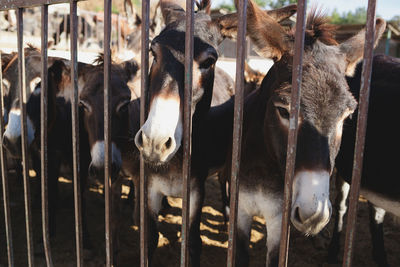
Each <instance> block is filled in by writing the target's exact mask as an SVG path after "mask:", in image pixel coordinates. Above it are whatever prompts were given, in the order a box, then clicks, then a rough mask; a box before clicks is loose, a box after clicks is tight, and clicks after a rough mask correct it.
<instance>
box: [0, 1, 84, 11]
mask: <svg viewBox="0 0 400 267" xmlns="http://www.w3.org/2000/svg"><path fill="white" fill-rule="evenodd" d="M73 1H75V2H76V1H78V0H73ZM79 1H83V0H79ZM69 2H70V0H28V1H27V0H6V1H1V2H0V10H8V9H16V8H27V7H35V6H42V5H53V4H61V3H69Z"/></svg>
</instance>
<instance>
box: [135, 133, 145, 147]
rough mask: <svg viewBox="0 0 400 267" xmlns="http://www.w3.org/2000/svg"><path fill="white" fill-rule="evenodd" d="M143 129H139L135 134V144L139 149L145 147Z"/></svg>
mask: <svg viewBox="0 0 400 267" xmlns="http://www.w3.org/2000/svg"><path fill="white" fill-rule="evenodd" d="M143 134H144V133H143V131H139V132H138V133H137V134H136V136H135V144H136V146H137V148H138V149H141V148H143Z"/></svg>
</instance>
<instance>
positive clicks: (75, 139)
mask: <svg viewBox="0 0 400 267" xmlns="http://www.w3.org/2000/svg"><path fill="white" fill-rule="evenodd" d="M69 13H70V20H71V21H70V33H71V38H70V46H71V65H70V68H71V83H72V91H73V97H72V99H71V117H72V162H73V175H74V177H73V180H74V183H73V186H74V208H75V209H74V211H75V246H76V265H77V266H78V267H79V266H82V265H83V255H82V206H81V198H82V196H81V180H80V160H79V143H80V142H79V107H78V103H79V89H78V31H77V23H76V22H77V20H78V17H77V2H76V1H74V0H71V1H70V12H69ZM65 23H67V21H65Z"/></svg>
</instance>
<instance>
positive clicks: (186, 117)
mask: <svg viewBox="0 0 400 267" xmlns="http://www.w3.org/2000/svg"><path fill="white" fill-rule="evenodd" d="M193 33H194V1H193V0H186V29H185V90H184V93H183V98H184V99H183V147H182V149H183V162H182V178H183V183H182V232H181V233H182V234H181V238H182V243H181V267H188V266H189V212H190V177H191V175H190V163H191V162H190V161H191V154H192V153H191V150H192V141H191V139H192V138H191V137H192V115H191V111H192V107H191V106H192V81H193V50H194V41H193Z"/></svg>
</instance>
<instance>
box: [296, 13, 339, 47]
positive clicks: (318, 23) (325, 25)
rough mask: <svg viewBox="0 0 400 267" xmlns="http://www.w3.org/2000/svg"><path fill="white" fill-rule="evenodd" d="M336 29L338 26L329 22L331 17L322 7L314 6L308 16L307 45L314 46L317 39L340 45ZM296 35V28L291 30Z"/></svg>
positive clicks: (328, 43) (305, 39) (325, 42)
mask: <svg viewBox="0 0 400 267" xmlns="http://www.w3.org/2000/svg"><path fill="white" fill-rule="evenodd" d="M336 29H337V26H336V25H333V24H330V23H329V18H328V17H326V15H325V14H323V12H322V10H321V9H317V8H312V9H311V12H310V13H309V14H308V16H307V22H306V32H305V37H304V42H305V46H312V45H313V44H314V43H315V42H316V41H317V40H318V41H320V42H322V43H324V44H326V45H338V42H337V41H336V40H335V37H334V36H335V33H336ZM294 35H295V28H293V29H292V31H291V36H292V37H294Z"/></svg>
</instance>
